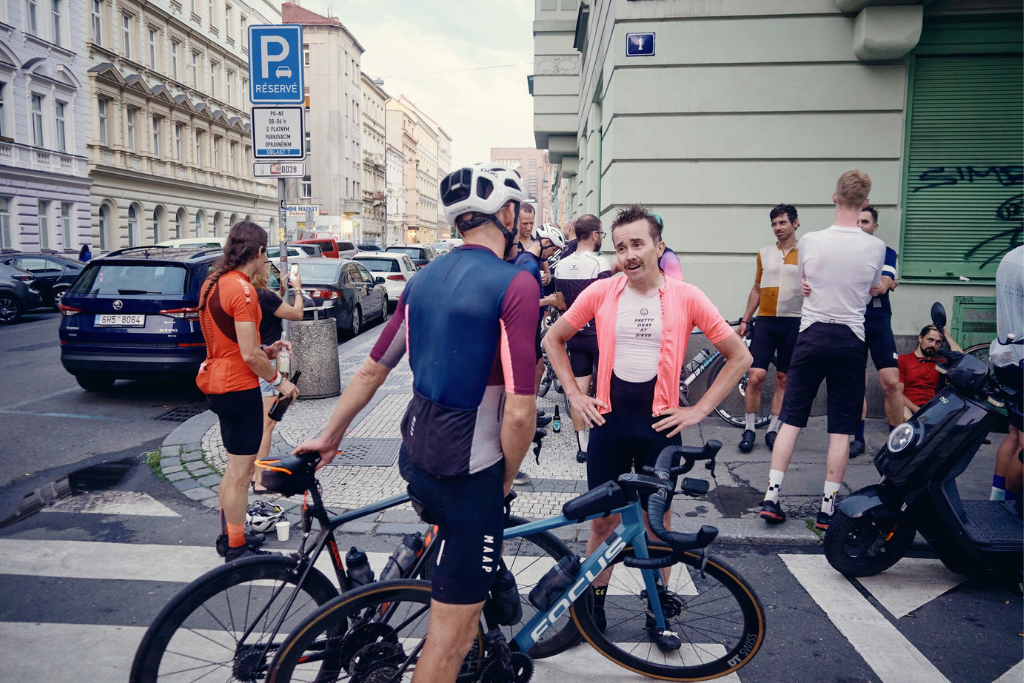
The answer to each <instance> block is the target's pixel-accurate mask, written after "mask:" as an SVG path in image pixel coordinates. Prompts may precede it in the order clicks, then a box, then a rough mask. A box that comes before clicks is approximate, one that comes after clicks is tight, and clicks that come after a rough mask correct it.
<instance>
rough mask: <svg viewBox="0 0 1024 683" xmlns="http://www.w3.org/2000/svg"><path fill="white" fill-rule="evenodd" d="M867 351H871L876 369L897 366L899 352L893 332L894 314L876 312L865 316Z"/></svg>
mask: <svg viewBox="0 0 1024 683" xmlns="http://www.w3.org/2000/svg"><path fill="white" fill-rule="evenodd" d="M864 343H865V345H866V346H867V348H866V349H865V352H870V353H871V362H872V363H874V364H875V369H877V370H882V369H883V368H895V367H897V365H896V359H897V358H899V353H897V351H896V337H894V336H893V334H892V314H891V313H874V314H868V315H865V316H864Z"/></svg>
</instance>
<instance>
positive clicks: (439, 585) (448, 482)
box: [398, 446, 505, 605]
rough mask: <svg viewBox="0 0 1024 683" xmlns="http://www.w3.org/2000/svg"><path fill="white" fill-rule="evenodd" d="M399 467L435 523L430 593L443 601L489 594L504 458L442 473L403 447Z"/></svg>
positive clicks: (497, 549) (500, 529)
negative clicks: (470, 470) (472, 469)
mask: <svg viewBox="0 0 1024 683" xmlns="http://www.w3.org/2000/svg"><path fill="white" fill-rule="evenodd" d="M398 468H399V471H400V472H401V474H402V478H403V479H405V480H406V481H407V482H409V488H410V489H411V490H412V492H413V493H414V494H415V496H416V498H417V499H418V500H419V501H420V502H421V503H422V504H423V507H425V508H426V509H427V511H428V512H429V513H430V515H431V517H433V521H434V523H435V524H437V527H438V529H437V539H436V540H435V543H436V544H437V556H436V557H435V558H434V560H433V562H434V566H433V567H432V568H431V569H432V572H433V573H432V577H431V591H430V595H431V597H432V598H433V599H434V600H437V601H438V602H443V603H445V604H447V605H473V604H476V603H478V602H483V601H484V600H486V599H487V594H488V592H489V591H490V590H491V584H493V583H494V569H495V567H497V565H498V560H499V559H500V557H501V543H502V535H503V534H504V530H505V487H504V481H505V461H504V460H499V461H498V462H496V463H494V464H493V465H491V466H490V467H487V468H485V469H483V470H481V471H479V472H476V473H474V474H467V475H464V476H461V477H452V478H445V479H440V478H438V477H435V476H433V475H431V474H428V473H427V472H424V471H423V470H421V469H420V468H418V467H416V466H415V465H413V464H412V460H411V459H410V458H409V456H408V454H407V452H406V450H405V447H404V446H403V448H402V450H401V451H400V453H399V459H398Z"/></svg>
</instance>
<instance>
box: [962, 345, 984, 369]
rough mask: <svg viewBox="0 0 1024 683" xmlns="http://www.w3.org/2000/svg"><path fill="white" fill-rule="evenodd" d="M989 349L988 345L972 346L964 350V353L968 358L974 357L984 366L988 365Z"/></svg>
mask: <svg viewBox="0 0 1024 683" xmlns="http://www.w3.org/2000/svg"><path fill="white" fill-rule="evenodd" d="M989 348H990V345H989V344H974V345H972V346H968V347H967V348H966V349H964V353H966V354H967V355H968V356H974V357H975V358H977V359H978V360H980V361H981V362H982V363H984V364H985V365H988V352H989Z"/></svg>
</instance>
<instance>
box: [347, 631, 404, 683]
mask: <svg viewBox="0 0 1024 683" xmlns="http://www.w3.org/2000/svg"><path fill="white" fill-rule="evenodd" d="M378 643H385V644H388V645H397V644H398V636H397V635H396V634H395V630H394V629H393V628H391V627H390V626H388V625H387V624H381V623H376V622H374V623H369V624H363V625H361V626H355V627H353V628H352V629H351V630H349V632H348V633H346V634H345V635H344V636H343V637H342V638H341V642H339V643H338V645H337V648H338V663H339V664H341V666H343V667H345V670H346V671H348V672H349V673H354V671H353V668H352V667H354V666H355V665H354V663H353V660H354V659H355V658H356V656H357V655H360V654H362V653H363V651H364V650H365V649H366V648H367V646H369V645H376V644H378Z"/></svg>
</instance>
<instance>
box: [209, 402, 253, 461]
mask: <svg viewBox="0 0 1024 683" xmlns="http://www.w3.org/2000/svg"><path fill="white" fill-rule="evenodd" d="M206 405H208V406H210V410H212V411H213V412H214V413H216V415H217V417H218V418H219V419H220V439H221V441H223V442H224V450H226V451H227V452H228V454H229V455H243V456H252V455H259V452H260V442H261V441H263V397H262V396H261V394H260V388H259V387H253V388H252V389H243V390H242V391H229V392H228V393H226V394H207V395H206Z"/></svg>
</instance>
